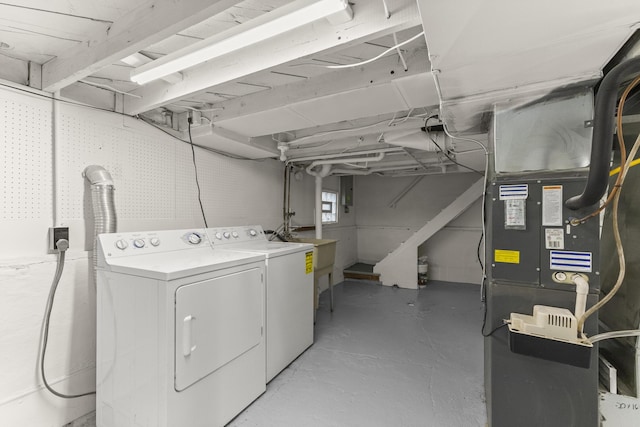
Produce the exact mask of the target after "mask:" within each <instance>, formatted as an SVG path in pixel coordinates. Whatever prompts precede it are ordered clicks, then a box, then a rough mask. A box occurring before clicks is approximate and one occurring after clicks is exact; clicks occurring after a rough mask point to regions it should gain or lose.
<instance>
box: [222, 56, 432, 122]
mask: <svg viewBox="0 0 640 427" xmlns="http://www.w3.org/2000/svg"><path fill="white" fill-rule="evenodd" d="M405 59H406V61H407V66H408V70H407V71H406V72H405V71H404V69H403V66H402V63H401V62H400V60H399V59H398V55H397V54H395V53H393V54H389V56H387V57H384V58H382V59H380V60H378V61H376V62H375V63H371V64H368V65H364V66H361V67H355V68H346V69H343V70H338V71H333V72H328V73H325V74H321V75H319V76H317V77H313V78H310V79H308V80H303V81H298V82H295V83H290V84H287V85H282V86H277V87H275V88H273V89H269V90H263V91H260V92H256V93H253V94H250V95H247V96H243V97H241V98H234V99H231V100H229V101H224V102H220V103H216V104H214V105H215V107H216V108H223V109H222V110H220V111H217V112H216V114H215V115H214V120H215V121H216V122H218V121H224V120H225V119H230V118H234V119H235V118H238V117H242V116H247V115H251V114H254V113H258V112H261V111H265V110H274V109H278V108H282V107H285V106H287V105H292V104H295V103H297V102H303V101H308V100H310V99H314V98H320V97H323V96H329V95H334V94H338V93H341V92H345V91H350V90H355V89H362V88H367V87H370V86H377V85H380V84H384V83H389V82H391V81H393V80H396V79H400V78H403V77H408V76H414V75H418V74H423V73H428V72H429V58H428V54H427V50H426V48H421V49H417V50H413V51H411V52H410V53H409V55H408V56H406V58H405Z"/></svg>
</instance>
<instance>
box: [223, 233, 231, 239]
mask: <svg viewBox="0 0 640 427" xmlns="http://www.w3.org/2000/svg"><path fill="white" fill-rule="evenodd" d="M229 237H231V234H229V232H228V231H225V232H224V238H225V239H228V238H229Z"/></svg>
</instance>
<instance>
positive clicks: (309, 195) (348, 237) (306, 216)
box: [292, 174, 358, 291]
mask: <svg viewBox="0 0 640 427" xmlns="http://www.w3.org/2000/svg"><path fill="white" fill-rule="evenodd" d="M314 181H315V178H314V177H312V176H309V175H306V174H305V184H304V190H303V191H298V192H297V193H294V194H293V196H292V200H294V198H298V199H302V200H304V203H298V206H302V207H304V210H303V211H302V212H298V211H296V216H295V217H294V224H297V225H303V226H304V225H313V222H314V218H313V217H314V207H315V200H314V193H315V182H314ZM322 188H323V190H331V191H337V192H338V193H339V192H340V178H338V177H335V176H329V177H327V178H324V179H323V180H322ZM340 199H341V195H340V194H339V195H338V200H340ZM302 200H299V202H300V201H302ZM355 212H356V211H355V209H354V207H353V206H352V207H349V212H348V213H345V209H344V206H342V205H339V206H338V223H337V224H329V225H324V226H323V227H322V238H323V239H335V240H337V241H338V243H337V244H336V259H335V264H334V265H333V283H334V284H336V283H340V282H341V281H343V280H344V275H343V270H344V269H345V268H346V267H349V266H350V265H352V264H354V263H355V262H356V261H357V260H358V253H357V244H358V242H357V228H356V214H355ZM296 234H297V235H298V236H300V237H311V238H314V237H315V231H306V232H300V233H296ZM327 280H328V278H327V277H326V276H325V277H322V278H321V280H320V282H319V288H320V290H321V291H323V290H325V289H327V288H328V286H329V283H328V281H327Z"/></svg>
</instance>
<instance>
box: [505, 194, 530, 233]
mask: <svg viewBox="0 0 640 427" xmlns="http://www.w3.org/2000/svg"><path fill="white" fill-rule="evenodd" d="M526 217H527V201H526V200H524V199H522V200H521V199H507V200H505V201H504V228H505V229H507V230H526V229H527V220H526Z"/></svg>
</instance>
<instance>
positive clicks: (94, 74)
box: [0, 0, 640, 174]
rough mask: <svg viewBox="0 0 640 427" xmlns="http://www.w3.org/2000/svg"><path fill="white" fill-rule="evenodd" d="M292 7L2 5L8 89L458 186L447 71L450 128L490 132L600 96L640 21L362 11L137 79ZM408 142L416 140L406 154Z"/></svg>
mask: <svg viewBox="0 0 640 427" xmlns="http://www.w3.org/2000/svg"><path fill="white" fill-rule="evenodd" d="M292 1H293V0H244V1H239V0H218V1H211V0H155V1H150V0H24V1H16V0H9V1H5V2H1V3H0V78H2V79H4V80H5V81H8V82H12V83H16V84H21V85H30V86H33V87H36V88H41V89H42V90H44V91H46V92H55V91H60V92H61V95H62V96H63V97H67V98H70V99H74V100H77V101H82V102H86V103H89V104H92V105H94V106H97V107H100V108H105V109H109V110H115V111H120V112H124V113H126V114H132V115H136V114H139V115H142V116H144V117H146V118H147V120H151V121H153V122H154V123H155V124H156V125H157V126H161V127H165V129H167V130H170V131H173V132H174V133H175V134H176V135H177V136H179V137H183V138H184V137H185V136H186V134H185V132H184V131H185V129H186V126H187V121H186V117H187V115H188V114H189V113H190V112H193V111H196V110H199V111H196V113H195V114H196V117H201V118H199V119H198V120H197V121H196V123H195V124H194V129H192V130H193V131H194V132H193V135H194V142H195V143H197V144H201V145H203V146H209V147H212V148H215V149H217V150H222V151H226V152H229V153H233V154H236V155H241V156H246V157H277V156H279V151H278V150H277V149H276V145H277V141H280V142H281V146H283V147H286V148H287V150H286V151H285V155H286V157H287V158H288V159H295V158H306V157H308V156H320V157H322V156H326V155H335V154H337V153H339V154H342V155H349V153H356V155H357V156H358V157H362V156H363V155H361V154H358V152H359V151H362V150H372V149H381V148H387V147H390V146H391V145H390V144H389V143H388V142H385V139H386V140H388V141H390V142H393V143H394V144H404V145H406V147H405V148H404V150H402V151H400V152H398V153H388V154H386V155H385V157H384V159H383V160H382V161H379V162H373V161H372V162H371V163H370V164H359V165H358V167H357V168H354V167H353V166H349V165H346V166H344V167H342V166H341V167H340V169H341V170H344V169H347V170H349V169H350V168H351V169H352V170H357V171H358V172H357V173H371V172H375V171H379V172H380V173H382V171H383V170H384V173H385V174H394V173H403V174H408V173H441V172H442V171H448V172H454V171H465V169H460V168H458V167H457V166H455V165H452V164H451V162H450V161H449V160H448V159H447V158H446V157H444V156H443V155H442V154H441V153H438V152H437V148H436V147H434V145H433V144H431V143H430V141H429V140H428V139H427V138H426V135H424V133H423V132H421V130H420V128H421V127H422V126H424V119H425V117H426V116H428V115H429V114H432V113H434V112H438V108H439V107H440V101H441V100H440V97H439V95H438V90H437V89H436V84H435V83H434V78H433V75H432V73H431V70H432V68H433V70H435V74H436V77H437V82H438V84H439V90H440V92H441V97H442V105H441V107H442V111H441V112H440V116H441V117H442V118H444V119H445V121H446V123H447V125H448V127H449V129H450V130H451V131H452V132H458V133H461V134H464V135H470V134H482V133H484V132H486V129H483V128H482V117H483V115H484V114H485V113H486V112H490V111H491V110H492V108H493V105H494V104H495V103H496V102H501V101H504V100H505V99H512V98H513V97H532V96H533V97H535V96H542V95H544V94H546V93H548V92H549V91H551V90H554V89H557V88H559V87H562V86H565V85H567V84H571V83H575V82H585V81H586V82H595V81H596V80H597V79H598V78H599V77H600V76H601V73H602V69H603V67H604V66H605V65H606V64H607V62H608V61H609V60H610V59H611V58H612V57H613V55H615V53H616V52H617V51H618V50H619V49H620V47H621V46H622V45H623V44H624V43H625V42H626V40H627V39H628V38H629V37H630V36H631V34H633V32H634V31H635V30H636V29H637V26H638V22H640V2H639V1H637V0H615V1H610V2H601V1H596V0H580V1H579V0H565V1H562V2H558V1H557V0H555V1H554V0H540V1H537V2H514V1H512V0H485V1H478V0H456V1H448V2H447V1H436V0H417V1H416V0H385V1H383V0H353V1H352V2H351V7H352V10H353V13H354V17H353V19H352V20H351V21H349V22H346V23H343V24H337V25H334V24H331V23H330V22H329V21H328V20H326V19H325V20H321V21H317V22H315V23H313V24H309V25H307V26H305V27H302V28H299V29H297V30H293V31H291V32H289V33H287V34H285V35H282V36H278V37H276V38H273V39H271V40H265V41H262V42H260V43H258V44H257V45H256V46H254V47H249V48H245V49H243V50H240V51H238V52H236V53H232V54H228V55H225V56H223V57H221V58H218V59H215V60H210V61H208V62H206V63H204V64H201V65H199V66H196V67H193V68H190V69H187V70H183V71H182V72H181V73H180V74H178V75H176V76H173V77H174V78H173V79H171V80H169V81H166V80H159V81H155V82H152V83H148V84H146V85H144V86H140V85H138V84H136V83H133V82H132V81H130V79H129V76H130V73H131V70H132V69H133V68H134V66H132V65H131V61H126V62H124V61H123V59H125V58H127V57H130V56H131V55H136V56H137V58H138V59H140V60H142V61H143V62H149V61H152V60H154V59H157V58H161V57H164V56H166V55H171V54H172V53H173V52H175V51H177V50H179V49H182V48H185V47H188V46H190V45H192V44H194V43H196V42H199V41H200V40H203V39H206V38H209V37H212V36H215V35H217V34H220V33H222V32H224V31H228V30H229V29H231V28H235V27H237V26H239V25H243V24H244V25H250V23H251V20H252V19H255V18H257V17H259V16H261V15H263V14H268V13H270V12H272V11H274V10H277V8H279V7H281V6H284V5H287V4H288V3H291V2H292ZM385 5H386V7H387V9H388V10H389V16H386V14H385ZM247 23H249V24H247ZM422 31H424V32H425V35H424V36H421V37H418V38H417V39H416V40H415V41H413V42H411V43H409V44H407V45H405V46H403V47H402V48H401V52H402V58H401V57H400V55H399V54H398V52H397V51H395V50H393V51H391V52H389V53H388V54H387V55H385V56H384V57H382V58H380V59H379V60H377V61H374V62H371V63H369V64H366V65H362V66H357V67H353V68H345V69H337V70H335V69H329V68H326V65H345V64H353V63H357V62H360V61H363V60H367V59H370V58H373V57H375V56H377V55H379V54H381V53H383V52H384V51H386V50H388V49H389V48H390V47H392V46H394V45H395V44H396V40H397V42H402V41H405V40H408V39H409V38H411V37H413V36H415V35H417V34H419V33H420V32H422ZM427 46H428V49H427ZM403 60H404V61H405V62H406V64H407V69H406V70H405V69H404V67H403ZM122 93H126V95H125V94H122ZM191 114H193V113H191ZM430 123H431V122H430ZM433 123H434V124H435V121H434V122H433ZM195 128H198V129H197V130H196V129H195ZM398 130H402V131H403V132H402V133H400V134H401V135H403V137H402V138H395V141H393V139H394V138H392V137H391V136H392V134H393V132H392V131H398ZM385 134H388V137H387V138H385ZM400 134H399V133H397V132H396V133H395V135H400ZM405 135H408V136H407V137H406V138H405V137H404V136H405ZM403 138H405V139H403ZM398 141H399V142H398ZM403 141H404V142H403ZM440 142H441V146H442V144H444V143H445V142H444V138H442V139H440ZM446 144H447V146H448V147H449V148H452V147H454V145H452V144H451V142H450V141H448V142H447V143H446ZM470 147H472V145H468V144H465V143H464V142H460V143H458V144H457V145H455V148H457V149H458V150H459V151H464V150H465V149H468V148H470ZM443 148H444V146H443ZM458 160H459V161H461V162H469V164H470V165H472V167H474V168H482V167H483V162H484V158H483V155H482V153H477V152H476V153H474V154H473V155H458ZM301 163H303V164H304V163H305V162H301ZM306 163H308V161H307V162H306ZM389 168H391V170H390V171H389V170H387V169H389Z"/></svg>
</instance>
